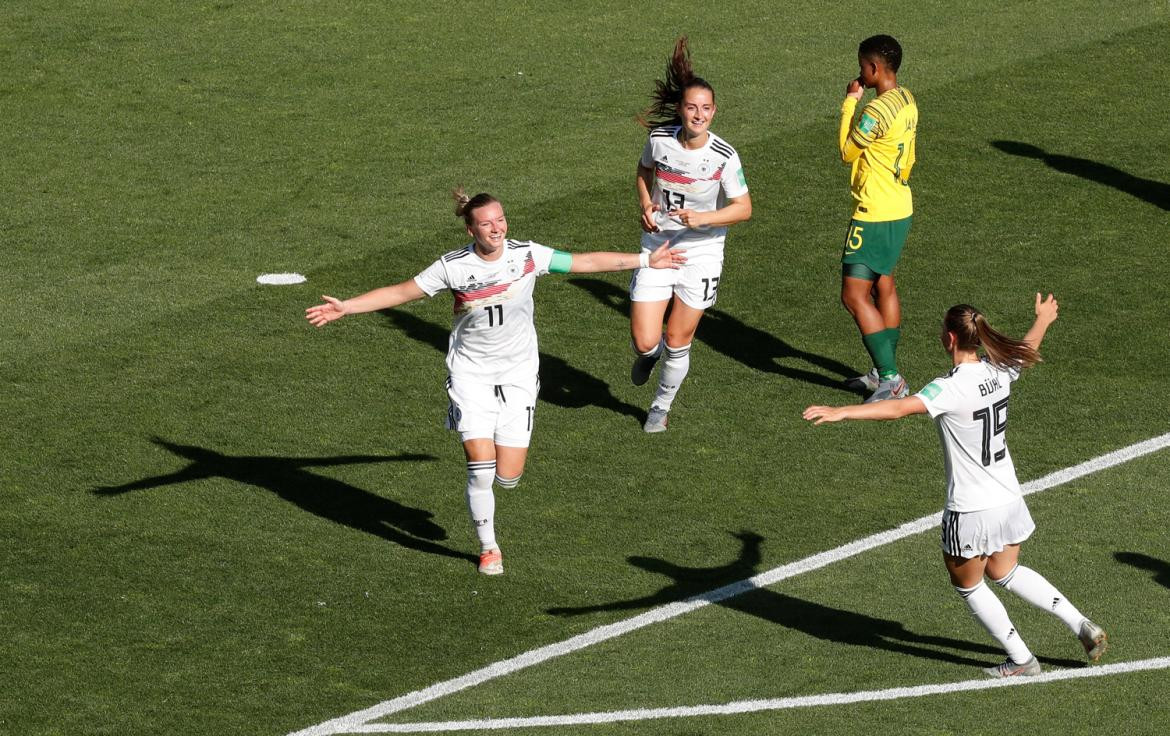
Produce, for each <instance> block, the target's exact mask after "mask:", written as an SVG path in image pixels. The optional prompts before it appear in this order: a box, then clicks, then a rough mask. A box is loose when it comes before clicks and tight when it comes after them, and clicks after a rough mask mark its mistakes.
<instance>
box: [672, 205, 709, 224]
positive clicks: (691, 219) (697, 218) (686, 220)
mask: <svg viewBox="0 0 1170 736" xmlns="http://www.w3.org/2000/svg"><path fill="white" fill-rule="evenodd" d="M666 214H668V215H670V216H671V217H673V218H674V219H675V220H676V221H678V222H679V223H681V224H682V225H684V226H686V227H702V226H703V225H705V224H706V222H705V218H704V217H703V215H704V214H705V213H703V212H695V211H694V210H688V209H681V210H671V211H669V212H667V213H666Z"/></svg>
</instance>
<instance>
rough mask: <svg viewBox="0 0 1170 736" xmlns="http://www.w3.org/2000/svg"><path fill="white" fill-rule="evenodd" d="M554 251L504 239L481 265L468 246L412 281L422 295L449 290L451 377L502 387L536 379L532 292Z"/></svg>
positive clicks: (443, 258)
mask: <svg viewBox="0 0 1170 736" xmlns="http://www.w3.org/2000/svg"><path fill="white" fill-rule="evenodd" d="M555 252H556V251H554V250H553V249H552V248H549V247H547V246H544V245H540V244H539V243H533V242H531V241H524V242H520V241H516V240H508V241H506V244H505V247H504V252H503V253H502V254H501V255H500V258H499V259H498V260H495V261H485V260H484V259H482V258H480V257H479V254H478V253H476V252H475V244H474V243H472V244H471V245H468V246H466V247H464V248H460V249H459V250H454V251H451V252H450V253H447V254H446V255H444V256H443V257H442V258H440V259H439V260H437V261H435V262H434V263H432V264H431V265H430V266H428V267H427V268H426V269H425V270H424V271H423V272H422V273H420V274H419V275H418V276H415V277H414V281H415V283H417V284H418V287H419V288H420V289H422V290H423V291H424V292H426V294H427V296H434V295H435V294H437V293H438V292H440V291H442V290H443V289H450V291H451V293H452V295H454V297H455V324H454V326H453V327H452V328H451V338H450V341H449V343H448V348H447V370H448V371H449V372H450V374H451V376H452V377H455V378H461V379H463V380H470V381H475V382H478V383H489V384H506V383H509V382H514V381H520V380H523V379H528V378H532V377H534V376H536V374H537V371H538V370H539V353H538V351H537V346H536V327H535V325H534V324H533V320H532V316H533V308H532V287H533V285H534V284H535V282H536V277H537V276H543V275H545V274H547V273H548V267H549V263H550V262H551V260H552V257H553V253H555Z"/></svg>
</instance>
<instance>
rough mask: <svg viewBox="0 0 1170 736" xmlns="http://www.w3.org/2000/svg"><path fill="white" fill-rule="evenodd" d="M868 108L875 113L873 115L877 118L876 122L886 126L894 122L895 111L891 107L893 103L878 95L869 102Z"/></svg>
mask: <svg viewBox="0 0 1170 736" xmlns="http://www.w3.org/2000/svg"><path fill="white" fill-rule="evenodd" d="M869 109H870V110H873V111H874V112H875V113H876V115H874V117H876V118H877V120H878V123H879V124H881V125H882V126H887V125H889V124H890V123H892V122H894V117H895V116H896V115H897V112H896V111H895V110H894V109H893V105H891V104H889V102H888V101H886V100H884V99H882V98H880V97H879V98H877V99H875V100H873V101H872V102H870V103H869Z"/></svg>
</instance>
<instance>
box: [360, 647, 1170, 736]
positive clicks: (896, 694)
mask: <svg viewBox="0 0 1170 736" xmlns="http://www.w3.org/2000/svg"><path fill="white" fill-rule="evenodd" d="M1167 668H1170V657H1157V658H1154V659H1142V660H1137V661H1134V662H1121V663H1119V664H1107V665H1102V666H1099V667H1085V668H1083V669H1075V670H1054V671H1052V672H1045V673H1043V674H1040V675H1037V676H1035V677H1007V678H1000V679H991V678H983V679H981V680H965V681H963V682H946V683H939V684H937V685H916V686H914V687H893V688H889V689H887V690H863V691H860V692H852V693H825V694H824V695H801V696H797V697H790V698H770V699H767V700H737V701H735V702H732V703H724V704H722V705H684V706H677V707H673V708H644V709H638V710H615V711H608V712H603V713H573V714H569V715H559V716H530V717H527V718H484V719H480V720H475V721H438V722H433V723H368V724H366V725H363V726H361V727H359V728H358V729H357V730H356V731H355V733H435V732H438V731H490V730H497V729H503V728H537V727H542V726H544V727H547V726H582V725H591V724H596V723H618V722H621V721H652V720H658V719H662V718H697V717H700V716H728V715H737V714H740V713H759V712H762V711H770V710H792V709H795V708H814V707H817V706H829V705H850V704H852V703H872V702H875V701H880V700H900V699H903V698H921V697H925V696H927V695H947V694H950V693H963V692H972V691H975V690H990V689H992V688H997V687H1019V686H1022V685H1039V684H1041V683H1046V682H1060V681H1062V680H1079V679H1083V678H1086V677H1105V676H1106V675H1121V674H1126V673H1129V672H1144V671H1148V670H1164V669H1167Z"/></svg>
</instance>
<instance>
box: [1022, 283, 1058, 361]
mask: <svg viewBox="0 0 1170 736" xmlns="http://www.w3.org/2000/svg"><path fill="white" fill-rule="evenodd" d="M1058 307H1059V305H1058V304H1057V303H1056V297H1054V296H1052V295H1051V294H1049V295H1048V298H1047V299H1045V300H1044V301H1041V300H1040V292H1036V321H1035V322H1033V323H1032V329H1030V330H1028V334H1026V335H1024V342H1026V343H1028V346H1029V347H1031V348H1032V349H1033V350H1039V349H1040V343H1041V342H1042V341H1043V340H1044V333H1046V332H1048V326H1049V325H1051V324H1052V323H1053V322H1055V321H1056V317H1057V308H1058Z"/></svg>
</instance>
